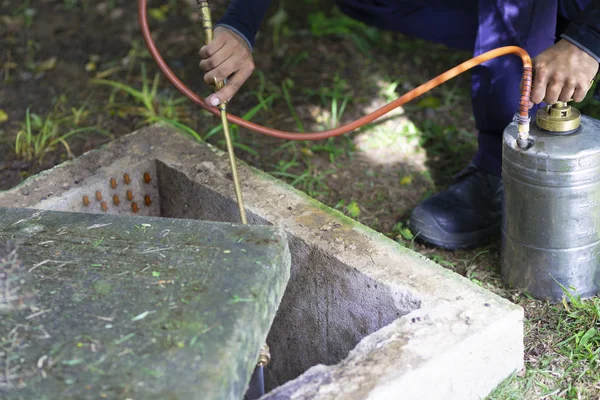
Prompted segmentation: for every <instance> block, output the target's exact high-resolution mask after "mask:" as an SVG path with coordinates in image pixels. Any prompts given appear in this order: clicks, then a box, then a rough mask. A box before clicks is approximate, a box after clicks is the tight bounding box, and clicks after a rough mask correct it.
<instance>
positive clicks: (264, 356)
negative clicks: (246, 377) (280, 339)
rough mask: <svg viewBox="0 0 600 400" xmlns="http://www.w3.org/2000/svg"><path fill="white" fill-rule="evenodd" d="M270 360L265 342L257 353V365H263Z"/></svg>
mask: <svg viewBox="0 0 600 400" xmlns="http://www.w3.org/2000/svg"><path fill="white" fill-rule="evenodd" d="M270 361H271V353H270V349H269V346H267V345H266V344H265V345H264V346H263V347H262V348H261V349H260V353H259V354H258V366H259V367H265V366H267V365H268V364H269V362H270Z"/></svg>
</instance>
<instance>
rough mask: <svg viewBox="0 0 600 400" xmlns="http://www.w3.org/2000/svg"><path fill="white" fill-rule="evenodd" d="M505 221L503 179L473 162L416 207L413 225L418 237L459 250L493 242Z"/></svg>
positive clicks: (433, 243) (412, 214)
mask: <svg viewBox="0 0 600 400" xmlns="http://www.w3.org/2000/svg"><path fill="white" fill-rule="evenodd" d="M501 221H502V179H501V178H500V177H499V176H495V175H492V174H489V173H487V172H485V171H483V170H480V169H478V168H477V167H476V166H475V165H473V164H471V165H469V166H468V167H467V168H465V169H464V170H463V171H461V172H459V173H458V174H457V175H456V176H455V177H454V178H452V184H451V186H450V187H449V188H448V189H447V190H445V191H443V192H440V193H437V194H435V195H434V196H432V197H430V198H428V199H427V200H425V201H423V202H422V203H421V204H419V205H418V206H417V207H416V208H415V209H414V210H413V211H412V213H411V215H410V221H409V227H410V230H411V231H412V233H413V234H414V235H415V236H416V237H417V239H421V240H422V241H424V242H427V243H430V244H432V245H434V246H437V247H442V248H444V249H449V250H456V249H466V248H473V247H478V246H482V245H484V244H487V243H489V242H490V240H491V239H492V238H494V237H495V236H498V235H499V234H500V226H501Z"/></svg>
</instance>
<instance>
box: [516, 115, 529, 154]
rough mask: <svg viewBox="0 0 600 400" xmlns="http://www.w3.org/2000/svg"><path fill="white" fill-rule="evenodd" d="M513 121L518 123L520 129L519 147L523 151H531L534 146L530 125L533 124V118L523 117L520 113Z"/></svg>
mask: <svg viewBox="0 0 600 400" xmlns="http://www.w3.org/2000/svg"><path fill="white" fill-rule="evenodd" d="M513 121H515V122H516V123H517V127H518V129H519V135H518V137H517V145H518V146H519V148H521V149H523V150H527V149H529V148H530V147H531V145H532V140H531V138H530V137H529V124H530V123H531V117H529V116H528V117H523V116H521V115H520V114H519V113H516V114H515V116H514V118H513Z"/></svg>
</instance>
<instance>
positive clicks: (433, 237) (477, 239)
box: [408, 216, 501, 250]
mask: <svg viewBox="0 0 600 400" xmlns="http://www.w3.org/2000/svg"><path fill="white" fill-rule="evenodd" d="M432 223H433V224H435V226H436V227H437V230H435V231H434V230H430V229H424V228H423V226H427V225H431V224H432ZM500 225H501V223H500V222H498V223H497V224H494V225H492V226H490V227H489V228H486V229H482V230H479V231H475V232H468V233H450V232H446V231H444V230H443V229H442V228H441V227H440V226H439V225H438V223H437V222H436V221H435V220H433V219H431V220H430V221H428V223H427V222H426V221H424V220H422V219H420V218H418V217H415V216H413V217H412V218H411V219H410V221H409V224H408V226H409V228H410V230H411V231H412V233H413V234H414V235H415V240H417V241H421V242H425V243H428V244H432V245H434V246H435V247H440V248H442V249H445V250H466V249H473V248H476V247H480V246H483V245H486V244H488V243H490V242H491V241H492V240H493V239H494V238H495V237H500Z"/></svg>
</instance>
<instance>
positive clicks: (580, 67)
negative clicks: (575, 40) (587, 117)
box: [531, 39, 598, 104]
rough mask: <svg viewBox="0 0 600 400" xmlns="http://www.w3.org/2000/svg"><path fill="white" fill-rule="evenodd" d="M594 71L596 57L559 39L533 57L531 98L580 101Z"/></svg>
mask: <svg viewBox="0 0 600 400" xmlns="http://www.w3.org/2000/svg"><path fill="white" fill-rule="evenodd" d="M597 73H598V61H596V60H595V59H594V58H593V57H592V56H590V55H589V54H588V53H586V52H585V51H583V50H581V49H580V48H579V47H577V46H575V45H573V44H571V43H570V42H569V41H567V40H565V39H562V40H560V41H559V42H558V43H556V44H555V45H554V46H552V47H550V48H548V49H546V50H545V51H543V52H542V53H540V54H539V55H538V56H537V57H535V58H534V60H533V74H534V79H533V90H532V92H531V101H532V103H533V104H539V103H541V102H542V101H545V102H546V103H548V104H554V103H556V102H557V101H565V102H566V101H570V100H571V99H573V100H574V101H575V102H580V101H582V100H583V99H584V98H585V95H586V94H587V92H588V90H590V87H591V82H592V79H594V77H595V76H596V74H597Z"/></svg>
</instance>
